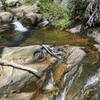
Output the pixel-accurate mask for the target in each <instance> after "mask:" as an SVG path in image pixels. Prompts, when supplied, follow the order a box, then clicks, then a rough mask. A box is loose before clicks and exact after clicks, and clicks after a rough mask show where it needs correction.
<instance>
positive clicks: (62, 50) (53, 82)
mask: <svg viewBox="0 0 100 100" xmlns="http://www.w3.org/2000/svg"><path fill="white" fill-rule="evenodd" d="M6 3H7V5H8V10H7V11H6V12H5V11H4V10H3V9H2V5H0V7H1V9H0V11H1V12H0V100H99V98H100V67H99V66H100V63H99V61H100V54H99V52H100V46H99V44H100V40H99V37H100V36H99V29H96V30H92V33H91V30H89V31H87V34H88V36H89V37H92V38H89V37H87V36H84V37H81V36H79V35H77V34H71V33H69V32H65V31H59V30H57V29H51V28H50V29H40V26H41V25H42V26H45V25H47V24H48V22H47V21H44V22H42V21H43V18H42V15H41V13H40V9H39V8H38V7H36V5H34V6H30V5H25V4H24V3H23V0H16V1H15V0H7V2H6ZM16 19H17V20H18V21H19V22H20V24H22V25H23V26H22V28H25V29H26V30H28V31H27V32H26V33H25V32H21V33H20V32H15V31H14V25H12V23H13V22H16ZM36 25H38V26H39V27H37V28H34V26H36ZM80 26H81V25H79V26H78V27H76V28H72V29H70V32H74V33H77V32H80ZM29 29H31V31H30V30H29ZM33 29H34V30H33ZM27 33H31V34H27ZM23 37H25V39H24V40H23ZM13 42H16V43H18V45H17V47H15V46H14V45H13V47H11V45H9V44H11V43H12V44H14V43H13ZM19 43H20V44H19Z"/></svg>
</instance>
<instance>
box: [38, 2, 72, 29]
mask: <svg viewBox="0 0 100 100" xmlns="http://www.w3.org/2000/svg"><path fill="white" fill-rule="evenodd" d="M39 6H40V7H41V9H42V11H43V15H44V17H45V18H46V19H47V20H48V21H49V22H50V23H51V24H52V25H53V26H55V27H59V28H61V29H64V28H66V27H68V26H69V25H70V20H69V16H68V14H67V11H66V10H64V9H63V8H62V7H61V6H60V5H56V4H55V3H53V2H52V0H41V1H40V3H39Z"/></svg>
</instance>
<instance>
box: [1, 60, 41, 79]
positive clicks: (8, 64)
mask: <svg viewBox="0 0 100 100" xmlns="http://www.w3.org/2000/svg"><path fill="white" fill-rule="evenodd" d="M0 65H3V66H7V67H13V68H16V69H20V70H23V71H28V72H29V73H32V74H33V75H35V76H36V77H37V78H40V77H39V76H38V75H37V74H36V73H37V72H38V71H37V70H36V69H33V68H30V67H25V66H23V65H20V64H16V63H14V62H9V61H6V60H2V59H0Z"/></svg>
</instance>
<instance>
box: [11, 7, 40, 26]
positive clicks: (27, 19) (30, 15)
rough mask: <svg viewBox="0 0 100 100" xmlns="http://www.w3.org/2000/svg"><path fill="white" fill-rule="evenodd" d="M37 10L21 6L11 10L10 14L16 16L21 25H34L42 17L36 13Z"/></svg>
mask: <svg viewBox="0 0 100 100" xmlns="http://www.w3.org/2000/svg"><path fill="white" fill-rule="evenodd" d="M38 11H39V8H34V7H33V6H29V5H22V6H20V7H18V8H14V9H12V12H13V13H15V14H16V16H17V18H18V19H21V20H22V22H23V23H25V24H28V25H29V24H30V25H34V24H35V23H36V22H39V21H40V20H41V19H42V15H41V14H39V13H38Z"/></svg>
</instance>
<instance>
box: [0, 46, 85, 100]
mask: <svg viewBox="0 0 100 100" xmlns="http://www.w3.org/2000/svg"><path fill="white" fill-rule="evenodd" d="M42 47H43V48H45V49H43V48H41V46H39V45H33V46H25V47H5V48H2V49H1V57H0V65H1V67H0V80H2V81H0V96H1V98H0V99H1V100H3V99H5V100H23V99H24V100H30V98H31V99H35V100H49V99H52V100H53V97H54V95H51V94H48V93H50V92H52V91H56V92H58V91H59V93H56V96H57V97H59V96H61V95H59V94H60V93H62V92H63V91H62V90H61V91H60V90H59V89H61V88H62V89H64V88H66V87H65V86H67V85H66V82H69V80H67V77H68V78H69V77H70V78H72V77H73V75H74V73H75V72H76V70H77V67H78V66H79V67H80V63H81V64H82V61H83V59H84V57H85V56H86V53H85V52H84V51H83V50H82V49H81V47H76V46H70V45H66V46H57V47H50V46H48V45H43V46H42ZM58 55H59V58H58ZM25 69H27V70H25ZM73 69H74V70H73ZM33 72H34V74H33ZM65 76H66V77H65ZM63 79H64V80H63ZM65 79H66V80H65ZM49 87H52V88H49ZM40 90H41V91H40ZM46 91H47V92H46ZM66 91H67V90H66ZM66 91H65V92H66ZM41 92H42V93H41ZM36 94H38V95H36ZM17 96H18V97H17ZM2 98H3V99H2ZM26 98H27V99H26ZM59 98H61V97H59Z"/></svg>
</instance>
